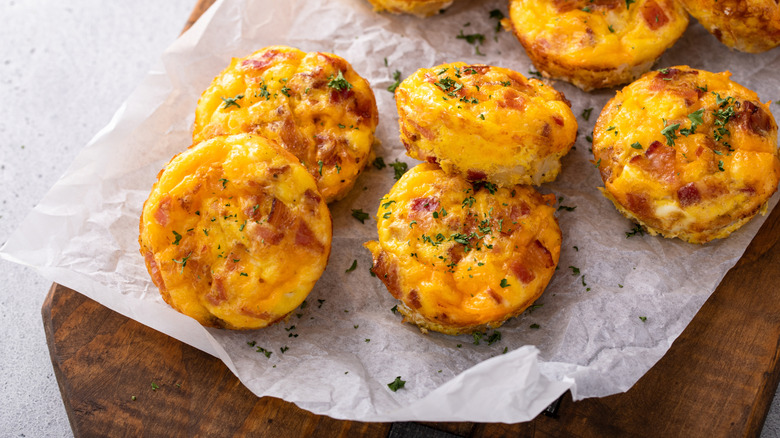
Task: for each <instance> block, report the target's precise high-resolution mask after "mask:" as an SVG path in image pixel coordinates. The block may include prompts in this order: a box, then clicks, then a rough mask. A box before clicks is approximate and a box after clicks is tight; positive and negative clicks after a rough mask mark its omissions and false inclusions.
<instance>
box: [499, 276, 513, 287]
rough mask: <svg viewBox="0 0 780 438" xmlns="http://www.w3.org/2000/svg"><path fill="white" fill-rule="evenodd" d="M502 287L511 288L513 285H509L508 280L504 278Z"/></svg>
mask: <svg viewBox="0 0 780 438" xmlns="http://www.w3.org/2000/svg"><path fill="white" fill-rule="evenodd" d="M500 286H501V287H509V286H511V284H509V282H508V281H506V278H502V279H501V284H500Z"/></svg>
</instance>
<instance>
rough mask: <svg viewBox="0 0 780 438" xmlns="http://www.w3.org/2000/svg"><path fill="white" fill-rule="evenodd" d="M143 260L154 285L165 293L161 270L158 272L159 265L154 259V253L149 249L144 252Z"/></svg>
mask: <svg viewBox="0 0 780 438" xmlns="http://www.w3.org/2000/svg"><path fill="white" fill-rule="evenodd" d="M144 260H145V261H146V266H147V268H148V270H149V275H150V276H151V277H152V281H153V282H154V285H155V286H157V289H159V290H160V293H161V294H163V295H166V294H167V293H168V291H167V290H166V288H165V282H164V281H163V277H162V272H160V266H159V265H157V260H155V259H154V254H153V253H152V252H151V251H146V252H144Z"/></svg>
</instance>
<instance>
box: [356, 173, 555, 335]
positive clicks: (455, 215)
mask: <svg viewBox="0 0 780 438" xmlns="http://www.w3.org/2000/svg"><path fill="white" fill-rule="evenodd" d="M554 202H555V200H554V196H553V195H546V196H542V195H540V194H539V193H538V192H536V191H535V190H534V189H533V188H532V187H530V186H515V187H511V188H497V187H496V186H493V185H491V184H490V183H478V184H472V183H470V182H468V181H466V180H465V179H463V178H461V177H459V176H453V175H448V174H446V173H444V172H443V171H442V170H441V169H440V168H439V167H438V166H437V165H435V164H430V163H423V164H420V165H418V166H416V167H415V168H413V169H412V170H410V171H408V172H407V173H406V174H405V175H404V176H403V177H402V178H401V179H400V180H399V181H398V182H397V183H396V184H395V186H393V188H392V189H391V190H390V193H388V194H387V195H386V196H385V197H384V198H382V200H381V201H380V206H379V211H378V212H377V222H378V227H377V228H378V232H379V240H378V241H372V242H367V243H366V244H365V246H366V247H367V248H368V249H369V250H370V251H371V253H372V255H373V259H374V266H373V268H372V269H373V272H374V273H375V274H376V275H377V276H378V277H379V279H381V280H382V281H383V282H384V283H385V285H386V286H387V289H388V291H389V292H390V293H391V294H392V295H393V296H394V297H395V298H397V299H399V300H401V304H399V305H398V309H399V310H400V312H401V313H402V314H403V315H404V316H405V320H407V321H409V322H412V323H414V324H416V325H418V326H419V327H420V328H421V329H422V330H423V331H425V330H435V331H439V332H442V333H448V334H459V333H470V332H473V331H477V330H482V329H485V328H488V327H491V328H495V327H498V326H500V325H501V324H503V323H504V321H506V320H507V319H508V318H511V317H513V316H516V315H518V314H520V313H521V312H522V311H523V310H525V309H526V308H527V307H528V306H530V305H531V304H532V303H533V302H534V301H535V300H536V299H537V298H539V296H540V295H541V294H542V291H544V288H545V287H546V286H547V283H548V282H549V281H550V279H551V278H552V275H553V272H554V271H555V267H556V265H557V264H558V258H559V256H560V247H561V231H560V228H559V227H558V222H557V220H556V219H555V217H554V212H555V210H554V208H553V207H551V204H553V203H554Z"/></svg>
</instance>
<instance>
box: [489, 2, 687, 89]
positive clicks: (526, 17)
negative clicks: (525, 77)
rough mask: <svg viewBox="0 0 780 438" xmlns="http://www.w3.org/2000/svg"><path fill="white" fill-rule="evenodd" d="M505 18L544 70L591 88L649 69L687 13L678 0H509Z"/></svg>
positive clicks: (625, 79)
mask: <svg viewBox="0 0 780 438" xmlns="http://www.w3.org/2000/svg"><path fill="white" fill-rule="evenodd" d="M504 23H505V26H507V27H508V26H510V25H511V28H512V30H513V32H514V34H515V36H517V39H518V40H520V43H521V44H522V45H523V47H524V48H525V51H526V53H528V57H529V58H531V61H533V63H534V65H535V66H536V68H537V69H538V70H539V72H541V74H543V75H544V76H546V77H550V78H555V79H562V80H564V81H567V82H571V83H572V84H574V85H576V86H577V87H580V88H582V89H583V90H585V91H590V90H592V89H594V88H605V87H612V86H615V85H619V84H624V83H626V82H631V81H632V80H634V79H636V78H638V77H639V76H640V75H641V74H642V73H645V72H646V71H648V70H650V67H651V66H652V65H653V63H654V62H655V61H656V59H658V58H659V57H660V56H661V54H662V53H663V52H664V51H665V50H666V49H668V48H669V47H671V46H672V44H674V42H675V41H677V39H678V38H680V36H682V34H683V32H684V31H685V28H686V27H687V26H688V14H687V13H686V12H685V10H684V9H683V7H682V6H681V5H680V4H679V2H677V0H636V1H633V0H628V1H626V0H509V20H505V21H504Z"/></svg>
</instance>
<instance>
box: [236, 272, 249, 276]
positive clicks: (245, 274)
mask: <svg viewBox="0 0 780 438" xmlns="http://www.w3.org/2000/svg"><path fill="white" fill-rule="evenodd" d="M238 275H240V276H242V277H248V276H249V275H248V274H247V273H246V272H241V273H239V274H238Z"/></svg>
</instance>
